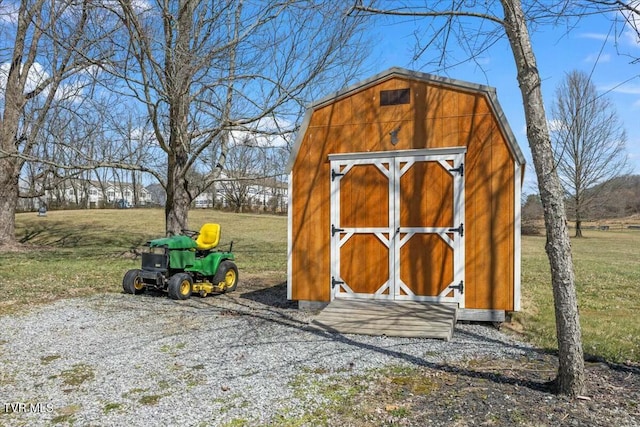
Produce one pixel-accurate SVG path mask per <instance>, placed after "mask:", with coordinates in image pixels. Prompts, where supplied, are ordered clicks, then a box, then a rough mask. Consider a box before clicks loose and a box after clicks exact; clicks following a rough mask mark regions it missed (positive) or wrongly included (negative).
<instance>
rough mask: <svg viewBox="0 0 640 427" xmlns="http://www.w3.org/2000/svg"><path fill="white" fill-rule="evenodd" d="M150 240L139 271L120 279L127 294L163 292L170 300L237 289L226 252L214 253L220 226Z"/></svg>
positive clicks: (229, 254)
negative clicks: (147, 291)
mask: <svg viewBox="0 0 640 427" xmlns="http://www.w3.org/2000/svg"><path fill="white" fill-rule="evenodd" d="M183 233H184V234H183V235H179V236H172V237H166V238H161V239H155V240H151V241H149V242H148V243H147V246H148V250H147V251H145V252H143V253H142V268H141V269H133V270H129V271H127V273H126V274H125V275H124V278H123V279H122V288H123V289H124V291H125V292H126V293H129V294H139V293H142V292H144V291H145V289H154V290H160V291H166V292H167V293H168V294H169V297H171V298H173V299H187V298H189V297H190V296H191V294H192V293H197V294H199V295H200V296H201V297H205V296H207V295H208V294H213V293H224V292H231V291H233V290H235V289H236V287H237V286H238V267H236V265H235V263H234V262H233V261H234V256H233V253H232V252H231V251H232V249H233V242H231V243H230V244H229V250H228V251H224V250H214V249H215V248H216V247H217V246H218V243H219V242H220V225H219V224H212V223H208V224H204V225H203V226H202V228H201V229H200V231H199V232H197V231H190V230H183Z"/></svg>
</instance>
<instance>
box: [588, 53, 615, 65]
mask: <svg viewBox="0 0 640 427" xmlns="http://www.w3.org/2000/svg"><path fill="white" fill-rule="evenodd" d="M584 62H589V63H594V62H597V63H599V64H604V63H605V62H611V55H610V54H608V53H605V54H601V55H600V54H597V53H592V54H590V55H587V57H586V58H585V59H584Z"/></svg>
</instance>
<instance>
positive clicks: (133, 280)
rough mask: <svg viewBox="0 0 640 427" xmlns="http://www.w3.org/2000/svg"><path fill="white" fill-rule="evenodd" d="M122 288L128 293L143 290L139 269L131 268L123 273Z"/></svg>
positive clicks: (138, 292)
mask: <svg viewBox="0 0 640 427" xmlns="http://www.w3.org/2000/svg"><path fill="white" fill-rule="evenodd" d="M122 289H124V291H125V292H126V293H128V294H141V293H142V292H144V283H143V282H142V278H141V277H140V270H138V269H133V270H129V271H127V272H126V273H125V275H124V278H123V279H122Z"/></svg>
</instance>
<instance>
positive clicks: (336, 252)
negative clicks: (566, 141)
mask: <svg viewBox="0 0 640 427" xmlns="http://www.w3.org/2000/svg"><path fill="white" fill-rule="evenodd" d="M524 163H525V161H524V156H523V155H522V152H521V150H520V148H519V147H518V144H517V142H516V140H515V137H514V135H513V133H512V131H511V129H510V127H509V125H508V123H507V122H506V120H505V116H504V114H503V111H502V109H501V107H500V105H499V103H498V99H497V96H496V92H495V89H493V88H491V87H487V86H483V85H478V84H473V83H468V82H463V81H459V80H453V79H448V78H443V77H438V76H433V75H429V74H424V73H418V72H414V71H409V70H405V69H400V68H392V69H390V70H388V71H385V72H383V73H381V74H378V75H376V76H373V77H372V78H370V79H367V80H365V81H362V82H360V83H358V84H355V85H353V86H351V87H349V88H347V89H345V90H341V91H339V92H337V93H335V94H333V95H331V96H328V97H326V98H324V99H322V100H320V101H318V102H316V103H314V104H313V105H312V106H311V107H310V108H309V109H308V110H307V113H306V115H305V118H304V121H303V124H302V127H301V129H300V132H299V134H298V136H297V139H296V141H295V144H294V147H293V150H292V153H291V158H290V161H289V172H290V176H289V224H288V229H289V236H288V237H289V251H288V298H289V299H291V300H298V301H299V303H300V305H301V306H303V305H307V306H313V305H315V304H317V303H318V304H319V303H328V302H330V301H333V300H335V299H358V300H360V299H366V300H374V301H375V300H387V301H389V300H391V301H419V302H438V303H441V302H446V303H453V304H455V305H456V306H457V307H458V308H459V310H458V317H457V318H458V319H469V320H485V321H499V320H501V319H504V316H505V313H508V312H512V311H518V310H519V309H520V191H521V185H522V177H523V174H524ZM381 303H382V302H381ZM387 303H388V302H385V304H387Z"/></svg>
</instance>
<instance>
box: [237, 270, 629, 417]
mask: <svg viewBox="0 0 640 427" xmlns="http://www.w3.org/2000/svg"><path fill="white" fill-rule="evenodd" d="M260 282H261V281H254V280H252V278H250V279H249V280H247V281H245V282H244V286H245V287H247V288H256V289H257V288H260V287H264V283H263V282H262V283H260ZM272 285H275V283H272ZM270 290H271V292H269V293H268V294H269V297H270V298H273V301H269V303H270V304H271V305H278V304H277V303H276V301H279V302H284V304H283V305H284V306H288V307H290V306H291V305H293V304H295V303H293V302H291V301H287V300H286V294H285V292H286V287H285V286H284V284H280V285H276V286H273V287H272V288H270ZM557 369H558V368H557V357H556V356H555V355H553V354H548V353H545V352H542V351H541V352H539V353H538V354H537V356H536V357H535V358H534V359H530V358H528V359H524V360H509V359H480V360H478V359H475V360H468V361H465V362H459V363H457V364H451V365H446V366H438V367H417V368H415V370H411V371H408V372H401V373H393V372H381V373H379V374H377V375H374V376H366V377H364V378H354V384H355V385H356V386H357V387H356V389H357V390H359V392H357V393H356V394H355V395H353V396H351V397H350V399H349V400H348V401H347V402H342V404H340V403H338V404H337V405H336V406H335V407H333V408H331V409H332V410H333V411H334V412H333V413H332V414H330V415H329V416H328V419H327V421H328V425H341V426H349V425H353V426H383V425H389V426H391V425H398V426H458V427H462V426H516V425H517V426H536V427H538V426H549V427H551V426H580V427H583V426H616V427H618V426H640V366H638V365H614V364H608V363H606V362H586V364H585V371H586V372H585V374H586V389H585V392H584V395H583V396H580V397H579V398H576V399H570V398H567V397H562V396H558V395H557V394H555V392H554V384H553V379H554V378H555V376H556V373H557ZM359 382H362V384H358V383H359ZM343 386H344V385H343Z"/></svg>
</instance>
